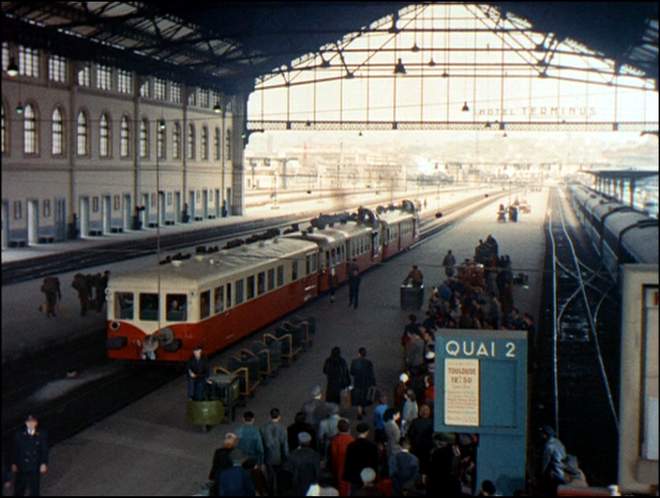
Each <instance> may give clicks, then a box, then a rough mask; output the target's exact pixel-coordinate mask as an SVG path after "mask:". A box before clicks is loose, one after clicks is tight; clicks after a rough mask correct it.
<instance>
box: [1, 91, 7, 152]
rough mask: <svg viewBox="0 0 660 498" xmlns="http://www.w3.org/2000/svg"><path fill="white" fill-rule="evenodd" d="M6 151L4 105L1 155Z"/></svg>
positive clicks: (3, 108) (3, 109)
mask: <svg viewBox="0 0 660 498" xmlns="http://www.w3.org/2000/svg"><path fill="white" fill-rule="evenodd" d="M6 150H7V123H6V122H5V104H4V103H3V104H2V153H3V154H4V153H5V151H6Z"/></svg>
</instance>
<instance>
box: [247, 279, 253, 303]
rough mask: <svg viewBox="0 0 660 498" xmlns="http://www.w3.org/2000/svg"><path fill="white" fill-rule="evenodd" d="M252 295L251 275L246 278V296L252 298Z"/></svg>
mask: <svg viewBox="0 0 660 498" xmlns="http://www.w3.org/2000/svg"><path fill="white" fill-rule="evenodd" d="M253 297H254V275H251V276H249V277H248V278H247V298H248V299H252V298H253Z"/></svg>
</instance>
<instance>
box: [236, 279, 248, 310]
mask: <svg viewBox="0 0 660 498" xmlns="http://www.w3.org/2000/svg"><path fill="white" fill-rule="evenodd" d="M244 290H245V279H244V278H239V279H238V280H236V281H234V304H235V305H236V306H238V305H239V304H243V303H244V302H245V292H244Z"/></svg>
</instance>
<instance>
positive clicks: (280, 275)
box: [277, 265, 284, 287]
mask: <svg viewBox="0 0 660 498" xmlns="http://www.w3.org/2000/svg"><path fill="white" fill-rule="evenodd" d="M283 285H284V265H280V266H278V267H277V286H278V287H282V286H283Z"/></svg>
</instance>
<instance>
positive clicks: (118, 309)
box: [113, 291, 135, 321]
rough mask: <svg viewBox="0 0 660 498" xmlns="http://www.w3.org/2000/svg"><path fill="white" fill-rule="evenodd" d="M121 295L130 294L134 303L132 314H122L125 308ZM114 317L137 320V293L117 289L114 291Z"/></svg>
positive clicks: (116, 318)
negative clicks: (120, 299)
mask: <svg viewBox="0 0 660 498" xmlns="http://www.w3.org/2000/svg"><path fill="white" fill-rule="evenodd" d="M120 295H130V296H131V300H132V302H133V304H132V305H131V314H130V316H124V315H123V314H122V312H123V308H122V306H121V302H120V301H119V297H120ZM113 302H114V317H115V320H131V321H133V320H135V293H134V292H126V291H121V292H119V291H116V292H114V301H113Z"/></svg>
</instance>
